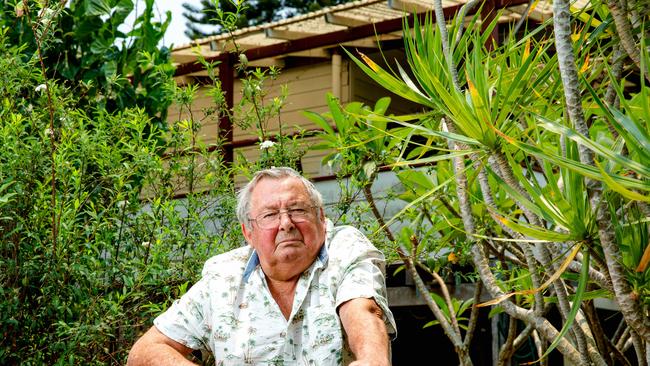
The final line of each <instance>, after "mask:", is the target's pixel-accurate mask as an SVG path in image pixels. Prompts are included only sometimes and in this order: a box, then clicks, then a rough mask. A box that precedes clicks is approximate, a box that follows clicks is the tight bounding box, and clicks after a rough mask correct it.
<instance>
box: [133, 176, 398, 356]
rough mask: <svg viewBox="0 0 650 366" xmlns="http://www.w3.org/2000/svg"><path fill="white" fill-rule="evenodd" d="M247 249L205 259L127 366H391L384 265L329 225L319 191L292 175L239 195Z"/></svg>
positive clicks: (354, 236)
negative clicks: (199, 358) (192, 358)
mask: <svg viewBox="0 0 650 366" xmlns="http://www.w3.org/2000/svg"><path fill="white" fill-rule="evenodd" d="M237 216H238V219H239V221H240V223H241V228H242V231H243V234H244V237H245V238H246V241H247V242H248V244H249V246H248V247H243V248H239V249H235V250H232V251H230V252H228V253H225V254H221V255H218V256H215V257H213V258H211V259H210V260H208V261H207V263H206V264H205V267H204V269H203V277H202V278H201V280H200V281H199V282H198V283H196V284H195V285H194V286H193V287H192V288H191V289H190V290H189V291H188V292H187V293H186V294H185V295H183V296H182V297H181V298H180V299H179V300H177V301H176V302H174V304H173V305H172V306H171V307H170V308H169V309H168V310H167V311H166V312H165V313H163V314H162V315H160V316H159V317H157V318H156V319H155V321H154V326H153V327H151V329H149V331H147V333H145V334H144V335H143V336H142V338H140V339H139V340H138V341H137V342H136V343H135V345H134V346H133V349H131V352H130V354H129V361H128V364H129V365H186V364H187V365H191V364H192V363H190V362H189V361H188V360H187V359H186V356H187V355H189V354H190V353H191V352H192V351H193V350H198V349H202V350H208V351H210V352H211V353H212V354H213V355H214V358H215V360H216V364H217V365H243V364H259V365H319V366H320V365H348V364H350V365H388V364H389V363H390V361H389V341H388V335H387V333H393V332H394V331H395V322H394V320H393V316H392V314H391V313H390V310H389V309H388V305H387V301H386V287H385V281H384V275H383V266H384V259H383V256H382V254H381V252H379V251H378V250H377V249H376V248H375V247H374V246H373V245H372V244H371V243H370V242H369V241H368V239H367V238H366V237H365V236H364V235H363V234H361V233H360V232H359V231H358V230H356V229H354V228H352V227H349V226H343V227H334V226H333V225H332V223H331V222H330V221H329V220H327V219H325V216H324V212H323V203H322V197H321V195H320V193H319V192H318V191H317V190H316V188H315V187H314V185H313V184H312V183H311V182H309V181H308V180H307V179H305V178H304V177H302V176H301V175H300V174H298V173H297V172H296V171H294V170H292V169H290V168H273V169H268V170H263V171H260V172H258V173H257V174H256V175H255V176H254V177H253V179H252V180H251V181H250V183H248V185H246V186H245V187H244V188H243V189H242V190H241V191H240V192H239V197H238V206H237Z"/></svg>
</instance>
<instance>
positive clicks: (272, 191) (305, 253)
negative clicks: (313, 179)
mask: <svg viewBox="0 0 650 366" xmlns="http://www.w3.org/2000/svg"><path fill="white" fill-rule="evenodd" d="M312 205H313V204H312V202H311V200H310V197H309V194H308V193H307V189H306V188H305V186H304V185H303V184H302V182H301V181H300V180H298V179H297V178H293V177H287V178H281V179H273V178H263V179H262V180H260V181H259V182H258V183H257V185H256V186H255V188H254V189H253V191H252V194H251V207H250V212H249V213H248V217H249V218H256V217H258V216H259V215H261V214H264V213H268V212H274V211H277V210H287V209H292V208H296V207H301V208H302V207H310V206H312ZM317 210H321V212H320V215H318V212H317ZM309 211H310V215H309V216H308V218H307V220H306V221H304V222H298V223H295V222H293V221H292V220H291V217H289V215H288V214H287V213H284V212H282V213H281V214H280V219H279V222H278V224H277V225H274V227H272V228H261V227H260V226H259V225H258V224H257V222H255V221H252V222H251V223H250V229H247V228H246V226H244V225H242V231H243V233H244V237H245V238H246V241H248V243H249V244H250V245H251V246H252V247H253V248H254V249H255V251H256V252H257V255H258V256H259V258H260V264H261V265H262V269H263V270H264V273H265V274H266V275H267V276H269V277H271V278H272V279H277V280H289V279H291V278H293V277H295V276H298V275H300V274H301V273H302V272H303V271H304V270H306V269H307V268H308V267H309V266H310V265H311V263H312V262H313V261H314V259H316V256H317V255H318V252H319V250H320V248H321V246H322V245H323V243H324V242H325V217H324V215H323V213H322V209H321V208H313V209H309ZM319 216H320V218H319Z"/></svg>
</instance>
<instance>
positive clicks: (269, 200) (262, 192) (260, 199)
mask: <svg viewBox="0 0 650 366" xmlns="http://www.w3.org/2000/svg"><path fill="white" fill-rule="evenodd" d="M268 190H273V191H275V192H273V193H274V194H270V192H268ZM252 196H253V202H251V204H252V206H260V205H262V206H265V207H266V206H273V205H275V204H280V202H281V201H284V200H287V201H289V202H290V203H293V202H296V203H301V202H305V203H310V200H311V197H310V196H309V192H308V190H307V187H305V185H304V184H303V182H302V181H301V180H300V179H298V178H296V177H282V178H270V177H265V178H262V179H260V180H259V182H257V185H255V187H254V188H253V192H252Z"/></svg>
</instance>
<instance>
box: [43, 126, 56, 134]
mask: <svg viewBox="0 0 650 366" xmlns="http://www.w3.org/2000/svg"><path fill="white" fill-rule="evenodd" d="M43 133H44V134H45V136H52V135H54V131H52V129H51V128H46V129H45V131H43Z"/></svg>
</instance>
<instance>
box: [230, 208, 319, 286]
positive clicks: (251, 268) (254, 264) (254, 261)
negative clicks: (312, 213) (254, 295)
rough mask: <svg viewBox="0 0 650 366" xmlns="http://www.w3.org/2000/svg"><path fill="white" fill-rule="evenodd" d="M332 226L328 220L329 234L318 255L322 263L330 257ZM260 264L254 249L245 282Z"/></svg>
mask: <svg viewBox="0 0 650 366" xmlns="http://www.w3.org/2000/svg"><path fill="white" fill-rule="evenodd" d="M331 227H332V223H331V222H330V221H329V220H327V234H326V236H325V237H326V239H325V243H323V245H322V246H321V247H320V251H319V252H318V256H317V257H316V258H317V259H318V260H319V261H320V262H321V264H323V265H325V263H327V260H328V259H329V254H328V253H327V246H328V244H329V233H330V228H331ZM259 264H260V257H259V256H258V255H257V252H256V251H255V250H253V252H252V253H251V256H250V257H249V258H248V263H246V267H244V274H243V276H242V278H243V280H244V283H246V282H248V278H249V277H250V276H251V273H253V271H254V270H255V268H257V266H258V265H259Z"/></svg>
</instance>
